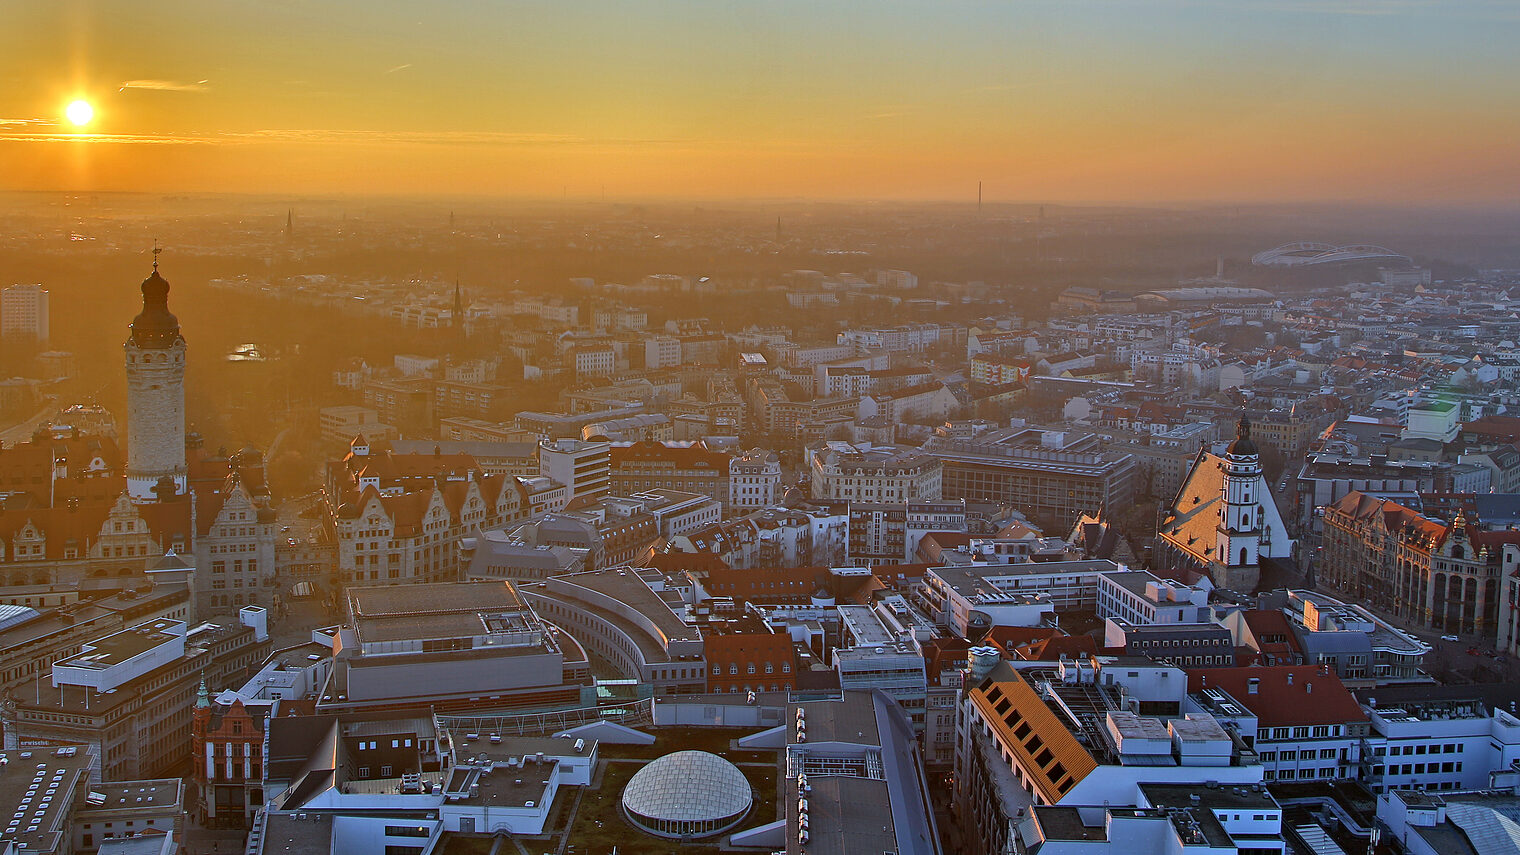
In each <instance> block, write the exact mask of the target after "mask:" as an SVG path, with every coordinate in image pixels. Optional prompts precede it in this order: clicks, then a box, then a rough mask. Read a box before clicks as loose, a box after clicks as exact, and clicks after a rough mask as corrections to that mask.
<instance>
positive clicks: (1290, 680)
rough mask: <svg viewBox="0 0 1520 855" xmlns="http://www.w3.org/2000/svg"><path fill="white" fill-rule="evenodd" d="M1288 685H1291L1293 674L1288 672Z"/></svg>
mask: <svg viewBox="0 0 1520 855" xmlns="http://www.w3.org/2000/svg"><path fill="white" fill-rule="evenodd" d="M1288 685H1290V686H1291V685H1293V672H1292V671H1289V672H1288Z"/></svg>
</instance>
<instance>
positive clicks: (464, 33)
mask: <svg viewBox="0 0 1520 855" xmlns="http://www.w3.org/2000/svg"><path fill="white" fill-rule="evenodd" d="M131 12H132V14H131V16H130V17H128V16H126V15H124V14H123V12H122V10H120V9H119V8H115V7H112V6H110V5H108V4H102V3H98V2H88V0H78V2H69V3H49V4H29V5H26V6H24V7H22V8H20V9H18V10H17V13H16V15H15V16H14V19H15V20H14V21H13V22H12V25H11V26H9V27H7V28H6V30H5V32H4V33H0V51H3V55H4V56H6V57H7V59H6V61H5V62H4V64H3V65H0V83H3V84H4V86H3V87H0V188H6V189H18V190H57V191H69V192H106V191H140V192H155V193H189V192H207V193H226V192H235V193H291V192H301V193H305V194H316V195H329V194H339V193H341V194H345V195H348V194H376V195H381V196H395V195H404V196H416V195H437V194H442V195H456V196H461V195H462V196H485V197H495V196H508V197H513V198H535V199H542V200H553V199H555V198H557V197H558V198H564V199H580V200H601V199H602V198H603V197H604V196H605V197H606V198H607V199H609V200H612V199H627V200H694V201H695V200H712V199H734V200H757V201H765V200H835V199H838V200H845V201H864V200H893V201H927V202H934V201H950V200H955V201H974V200H975V198H976V193H977V182H978V181H981V182H982V186H983V198H984V200H986V201H988V202H1008V201H1012V202H1027V203H1029V204H1038V203H1039V201H1045V202H1047V203H1055V202H1057V201H1059V202H1062V203H1075V204H1135V203H1142V202H1143V203H1149V204H1173V205H1176V204H1250V203H1275V204H1291V203H1349V204H1377V203H1389V202H1398V203H1403V204H1432V205H1439V206H1451V205H1457V206H1462V207H1467V206H1488V205H1495V204H1512V203H1511V201H1510V200H1512V199H1514V197H1515V189H1516V188H1517V187H1520V159H1517V158H1515V157H1514V156H1513V147H1512V145H1511V144H1509V143H1508V140H1511V139H1513V138H1515V131H1516V130H1517V124H1520V111H1517V110H1515V109H1514V107H1515V106H1516V105H1517V104H1520V55H1517V54H1516V52H1515V51H1513V50H1512V46H1513V44H1515V43H1516V41H1517V39H1516V36H1520V14H1517V13H1516V11H1515V10H1513V9H1512V8H1510V7H1508V6H1506V5H1504V4H1499V3H1494V2H1484V1H1483V0H1469V2H1464V3H1458V4H1438V3H1432V2H1421V0H1397V2H1395V0H1389V2H1376V0H1335V2H1327V3H1277V4H1274V3H1231V4H1208V3H1198V2H1186V0H1150V1H1149V2H1144V1H1143V0H1134V2H1112V3H1093V2H1070V3H1049V2H1031V3H1021V4H978V3H956V4H924V3H912V2H897V3H888V4H881V3H873V4H859V3H836V4H826V5H822V6H815V5H802V4H791V3H773V4H764V5H738V6H723V7H710V6H708V5H705V4H693V3H683V2H674V0H671V2H660V3H651V4H641V5H639V6H636V7H629V6H621V5H613V4H587V5H578V6H565V5H561V4H528V3H518V4H510V5H501V6H498V5H494V4H480V3H457V4H445V5H442V6H440V7H437V8H433V9H429V10H428V11H427V12H426V13H425V14H423V13H421V12H418V11H416V10H415V8H414V7H413V6H412V5H411V4H405V3H398V4H359V3H353V2H335V3H328V4H309V3H302V2H297V0H287V2H275V3H262V4H249V5H245V6H233V7H228V8H218V9H209V8H205V9H203V8H191V7H182V6H180V5H178V4H174V3H169V2H166V0H151V2H144V3H141V4H137V5H135V6H134V7H132V10H131ZM76 100H82V101H87V102H89V103H90V104H91V105H93V108H94V110H93V117H92V118H90V119H89V120H88V121H86V122H85V123H84V124H81V125H77V126H76V125H74V124H71V123H70V121H69V120H67V119H65V118H64V113H65V110H64V108H65V105H67V104H69V103H71V102H73V101H76Z"/></svg>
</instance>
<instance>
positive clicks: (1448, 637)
mask: <svg viewBox="0 0 1520 855" xmlns="http://www.w3.org/2000/svg"><path fill="white" fill-rule="evenodd" d="M1441 640H1442V641H1461V640H1462V639H1460V638H1457V637H1456V636H1455V635H1443V636H1441Z"/></svg>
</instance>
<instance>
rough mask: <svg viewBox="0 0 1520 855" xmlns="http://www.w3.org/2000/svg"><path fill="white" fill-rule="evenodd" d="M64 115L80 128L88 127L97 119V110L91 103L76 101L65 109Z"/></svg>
mask: <svg viewBox="0 0 1520 855" xmlns="http://www.w3.org/2000/svg"><path fill="white" fill-rule="evenodd" d="M63 113H64V115H65V116H68V118H69V121H70V122H73V123H74V124H75V125H78V126H83V125H88V124H89V123H90V120H91V119H93V118H95V108H94V107H91V106H90V102H89V101H75V102H73V103H72V104H69V106H68V107H66V108H64V111H63Z"/></svg>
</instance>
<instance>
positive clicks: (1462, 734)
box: [1364, 700, 1520, 793]
mask: <svg viewBox="0 0 1520 855" xmlns="http://www.w3.org/2000/svg"><path fill="white" fill-rule="evenodd" d="M1366 711H1367V714H1368V715H1369V716H1370V718H1371V720H1372V730H1373V735H1372V736H1371V737H1369V739H1368V746H1367V748H1368V754H1367V756H1365V757H1364V765H1365V768H1366V775H1365V777H1364V783H1366V784H1367V788H1368V789H1370V790H1372V791H1373V792H1374V793H1386V792H1389V791H1390V790H1400V789H1418V790H1426V791H1448V792H1450V791H1458V790H1482V789H1488V788H1490V787H1494V786H1496V785H1497V783H1498V782H1496V781H1495V779H1494V776H1495V775H1504V774H1508V775H1511V776H1512V775H1513V768H1512V766H1513V764H1514V763H1515V762H1516V761H1520V719H1517V718H1516V717H1515V716H1513V715H1511V714H1509V713H1507V712H1505V711H1504V710H1501V709H1497V708H1490V707H1488V706H1486V705H1485V704H1484V703H1482V702H1481V701H1476V700H1427V701H1419V702H1404V703H1399V704H1397V705H1392V704H1390V705H1382V704H1380V705H1377V706H1372V705H1371V704H1370V703H1369V705H1368V706H1367V707H1366Z"/></svg>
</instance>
